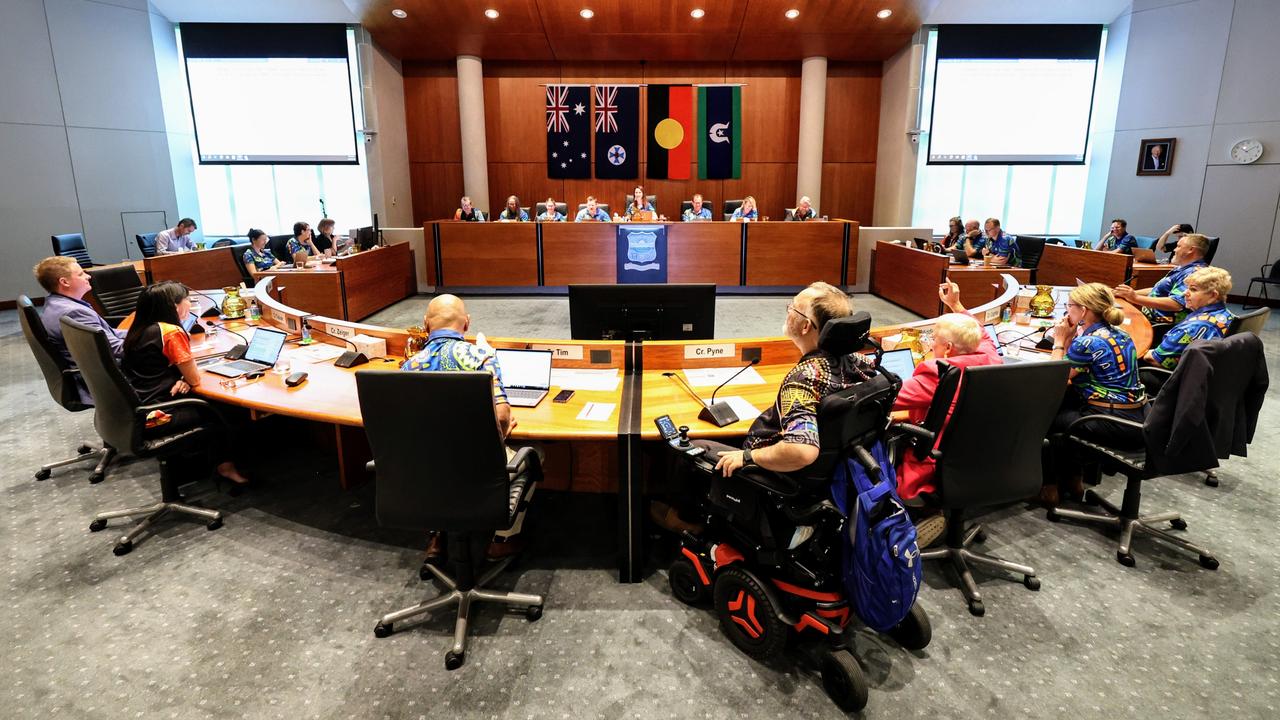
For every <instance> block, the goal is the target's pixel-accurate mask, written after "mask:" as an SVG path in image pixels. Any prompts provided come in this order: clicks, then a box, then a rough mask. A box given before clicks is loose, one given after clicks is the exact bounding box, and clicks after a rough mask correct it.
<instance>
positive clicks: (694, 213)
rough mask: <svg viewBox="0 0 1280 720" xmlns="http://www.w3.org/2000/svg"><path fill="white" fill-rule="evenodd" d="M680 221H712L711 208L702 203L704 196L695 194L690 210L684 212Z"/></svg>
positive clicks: (690, 202) (690, 203)
mask: <svg viewBox="0 0 1280 720" xmlns="http://www.w3.org/2000/svg"><path fill="white" fill-rule="evenodd" d="M680 219H681V220H684V221H685V222H691V221H694V220H710V219H711V208H709V207H707V206H706V204H705V203H704V202H703V201H702V195H701V194H700V193H694V194H693V199H692V200H690V201H689V209H688V210H685V211H684V214H683V215H682V216H681V217H680Z"/></svg>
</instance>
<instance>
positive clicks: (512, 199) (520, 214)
mask: <svg viewBox="0 0 1280 720" xmlns="http://www.w3.org/2000/svg"><path fill="white" fill-rule="evenodd" d="M498 222H529V213H527V212H525V211H524V208H522V207H520V198H518V197H516V196H515V195H510V196H508V197H507V206H506V207H504V208H502V212H500V213H498Z"/></svg>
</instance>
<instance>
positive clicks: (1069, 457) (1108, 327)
mask: <svg viewBox="0 0 1280 720" xmlns="http://www.w3.org/2000/svg"><path fill="white" fill-rule="evenodd" d="M1123 322H1124V311H1123V310H1121V309H1120V308H1119V307H1116V301H1115V296H1113V295H1112V294H1111V290H1109V289H1108V288H1107V286H1106V285H1103V284H1102V283H1086V284H1084V285H1078V286H1076V287H1075V288H1074V289H1072V290H1071V294H1070V295H1069V296H1068V299H1067V314H1066V315H1065V316H1064V317H1063V318H1062V319H1061V320H1059V321H1058V322H1057V324H1056V325H1054V326H1053V328H1052V329H1050V330H1049V332H1048V336H1049V337H1052V338H1053V354H1052V357H1053V359H1054V360H1061V359H1063V358H1066V359H1067V362H1069V363H1070V364H1071V374H1070V376H1069V377H1070V379H1069V380H1068V381H1067V383H1068V386H1067V392H1066V395H1065V396H1064V397H1063V401H1062V406H1061V407H1060V408H1059V410H1058V415H1057V417H1055V418H1054V420H1053V423H1052V424H1051V425H1050V426H1049V452H1048V453H1047V454H1046V457H1045V467H1044V470H1045V475H1044V483H1045V484H1044V487H1043V488H1042V489H1041V492H1040V500H1041V501H1042V502H1043V503H1045V504H1046V505H1050V506H1056V505H1057V504H1058V501H1059V499H1060V492H1061V490H1063V489H1065V490H1067V491H1068V492H1070V493H1071V494H1072V495H1074V496H1075V497H1077V498H1080V497H1081V496H1082V495H1083V493H1084V485H1083V478H1082V471H1083V468H1082V466H1081V465H1080V463H1079V461H1078V460H1077V459H1076V458H1075V455H1074V454H1073V453H1072V452H1071V451H1070V449H1069V448H1068V446H1067V443H1066V442H1065V440H1064V439H1063V438H1062V433H1063V432H1064V431H1065V430H1066V429H1067V427H1068V426H1069V425H1071V423H1073V422H1075V421H1076V420H1078V419H1079V418H1080V417H1081V416H1083V415H1113V416H1115V417H1119V418H1124V419H1126V420H1132V421H1134V422H1138V423H1140V422H1142V421H1143V420H1144V419H1145V418H1146V416H1147V408H1146V404H1145V400H1146V394H1145V391H1144V390H1143V387H1142V383H1141V382H1140V381H1139V379H1138V351H1137V349H1136V348H1135V347H1134V344H1133V338H1132V337H1130V336H1129V333H1127V332H1125V331H1124V330H1123V329H1121V325H1122V323H1123ZM1072 433H1073V434H1075V435H1079V436H1081V437H1085V438H1088V437H1094V438H1097V439H1098V440H1099V441H1105V442H1106V443H1107V444H1108V445H1109V446H1112V447H1125V446H1131V447H1142V443H1143V438H1142V431H1141V430H1136V431H1135V430H1133V429H1131V428H1126V427H1123V426H1120V425H1116V424H1114V423H1109V422H1106V421H1100V420H1095V421H1092V422H1088V423H1084V424H1083V425H1082V426H1080V427H1077V428H1076V429H1075V430H1073V431H1072Z"/></svg>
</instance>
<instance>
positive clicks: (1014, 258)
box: [973, 230, 1018, 265]
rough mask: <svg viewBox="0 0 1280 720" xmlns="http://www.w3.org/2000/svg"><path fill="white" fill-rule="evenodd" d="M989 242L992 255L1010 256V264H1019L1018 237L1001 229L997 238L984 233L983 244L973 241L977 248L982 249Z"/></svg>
mask: <svg viewBox="0 0 1280 720" xmlns="http://www.w3.org/2000/svg"><path fill="white" fill-rule="evenodd" d="M988 244H990V247H991V255H992V257H1002V258H1008V259H1009V264H1010V265H1017V264H1018V238H1016V237H1014V236H1013V235H1010V234H1009V233H1007V232H1005V231H1003V230H1001V231H1000V234H999V235H997V236H996V237H995V239H992V238H989V237H986V236H985V235H984V236H983V243H982V245H978V244H977V243H973V246H974V248H975V249H979V250H980V249H982V247H985V246H987V245H988Z"/></svg>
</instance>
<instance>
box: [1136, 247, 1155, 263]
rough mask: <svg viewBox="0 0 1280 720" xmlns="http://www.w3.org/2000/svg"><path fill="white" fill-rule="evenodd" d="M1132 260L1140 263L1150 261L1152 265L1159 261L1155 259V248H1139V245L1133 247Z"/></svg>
mask: <svg viewBox="0 0 1280 720" xmlns="http://www.w3.org/2000/svg"><path fill="white" fill-rule="evenodd" d="M1133 261H1134V262H1140V263H1151V264H1153V265H1154V264H1156V263H1158V262H1160V261H1159V260H1156V251H1155V250H1152V249H1151V248H1140V247H1135V248H1133Z"/></svg>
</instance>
